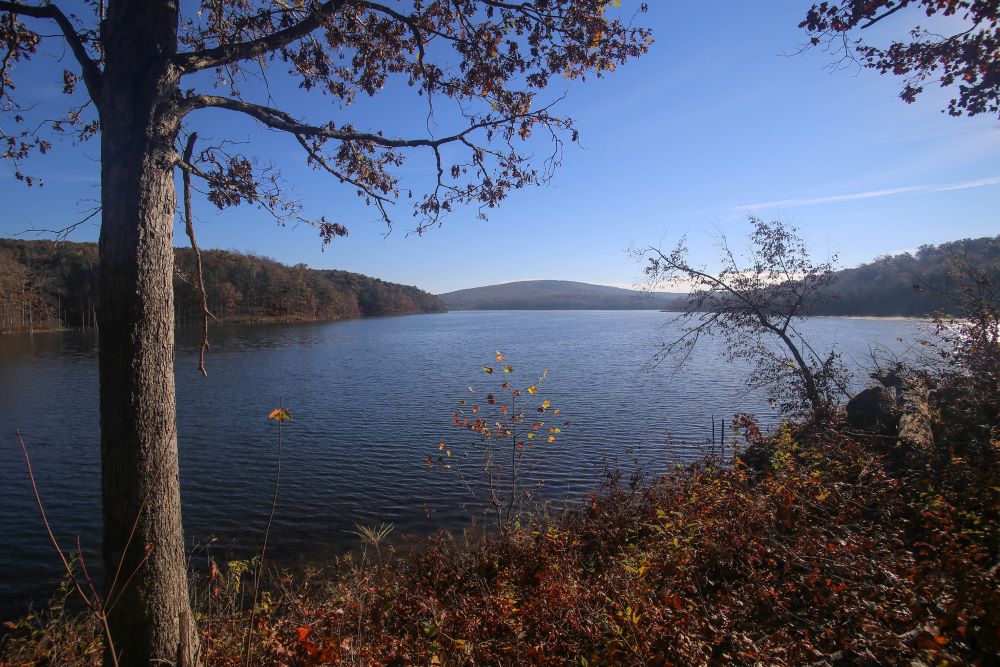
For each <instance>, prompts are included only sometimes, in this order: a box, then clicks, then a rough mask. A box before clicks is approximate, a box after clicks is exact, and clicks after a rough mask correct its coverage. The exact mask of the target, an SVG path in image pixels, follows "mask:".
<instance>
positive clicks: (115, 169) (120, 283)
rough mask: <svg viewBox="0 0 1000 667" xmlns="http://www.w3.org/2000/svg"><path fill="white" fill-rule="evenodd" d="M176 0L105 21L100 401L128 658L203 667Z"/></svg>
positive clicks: (106, 555) (110, 538) (125, 4)
mask: <svg viewBox="0 0 1000 667" xmlns="http://www.w3.org/2000/svg"><path fill="white" fill-rule="evenodd" d="M177 20H178V7H177V3H176V1H175V0H119V1H117V2H114V1H113V2H110V3H109V5H108V13H107V19H106V20H105V22H104V24H103V25H102V31H103V32H104V35H103V37H104V43H105V73H104V77H103V81H102V90H101V95H100V99H99V100H98V108H99V111H100V116H101V130H102V134H101V202H102V207H103V212H102V216H103V219H102V224H101V237H100V272H99V281H100V310H99V318H98V323H99V327H100V399H101V473H102V503H103V515H104V543H103V559H104V571H105V604H106V605H107V606H108V608H109V622H110V627H111V638H112V643H113V647H112V646H108V647H107V649H106V653H105V664H111V659H110V657H111V656H110V653H108V651H110V650H112V649H113V650H115V652H116V653H117V654H118V656H119V661H120V664H121V665H166V664H170V665H174V664H177V665H182V664H183V665H186V664H194V663H196V662H197V654H198V642H197V636H196V633H195V629H194V624H193V622H192V620H191V619H192V614H191V609H190V601H189V595H188V582H187V568H186V561H185V551H184V533H183V528H182V524H181V502H180V476H179V467H178V455H177V425H176V402H175V395H174V371H173V360H174V317H173V309H174V303H173V288H172V273H173V218H174V210H175V206H176V203H175V192H174V180H173V143H174V140H175V138H176V136H177V131H178V119H177V118H176V116H175V115H174V114H172V113H171V110H172V108H173V106H174V104H175V102H176V98H177V95H178V92H177V82H178V78H179V77H178V74H177V73H176V72H174V71H172V68H171V67H170V65H169V58H170V57H171V56H172V55H173V54H174V52H175V51H176V48H177V47H176V44H177Z"/></svg>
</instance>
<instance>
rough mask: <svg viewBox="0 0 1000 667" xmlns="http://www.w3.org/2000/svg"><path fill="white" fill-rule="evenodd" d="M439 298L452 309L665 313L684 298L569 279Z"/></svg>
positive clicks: (520, 283)
mask: <svg viewBox="0 0 1000 667" xmlns="http://www.w3.org/2000/svg"><path fill="white" fill-rule="evenodd" d="M438 296H439V297H440V298H441V300H442V301H444V303H445V304H446V305H447V306H448V309H449V310H663V309H670V308H673V307H675V306H676V305H677V304H678V303H679V302H680V301H681V300H682V299H683V298H684V295H683V294H680V295H679V294H673V293H670V292H656V293H653V294H646V293H643V292H637V291H635V290H628V289H621V288H620V287H608V286H607V285H591V284H590V283H578V282H573V281H570V280H521V281H518V282H513V283H503V284H502V285H487V286H486V287H473V288H470V289H463V290H458V291H455V292H448V293H446V294H439V295H438Z"/></svg>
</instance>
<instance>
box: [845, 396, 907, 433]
mask: <svg viewBox="0 0 1000 667" xmlns="http://www.w3.org/2000/svg"><path fill="white" fill-rule="evenodd" d="M898 418H899V406H898V405H897V404H896V399H895V397H893V395H892V392H891V391H890V390H889V389H887V388H886V387H884V386H881V385H879V386H875V387H869V388H868V389H865V390H864V391H862V392H861V393H860V394H858V395H857V396H855V397H854V398H852V399H851V400H850V401H848V402H847V423H848V424H850V425H851V427H852V428H855V429H858V430H861V431H868V432H870V433H879V434H883V435H895V433H896V421H897V420H898Z"/></svg>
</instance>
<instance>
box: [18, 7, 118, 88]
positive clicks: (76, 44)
mask: <svg viewBox="0 0 1000 667" xmlns="http://www.w3.org/2000/svg"><path fill="white" fill-rule="evenodd" d="M0 11H7V12H10V13H12V14H18V15H20V16H30V17H31V18H36V19H51V20H53V21H55V22H56V23H57V24H58V25H59V29H60V30H61V31H62V34H63V36H64V37H65V38H66V42H67V43H68V44H69V48H70V50H71V51H73V56H74V57H76V60H77V62H78V63H80V70H81V72H82V74H83V82H84V84H86V86H87V92H89V93H90V98H91V99H93V100H96V99H97V93H98V90H99V88H100V85H101V69H100V67H98V66H97V63H96V62H95V61H94V59H93V58H91V57H90V56H89V55H87V49H86V47H85V46H84V45H83V40H82V39H80V35H78V34H77V32H76V30H75V29H74V28H73V24H72V23H70V21H69V19H68V18H67V17H66V15H65V14H63V13H62V10H61V9H59V8H58V7H57V6H55V5H44V6H41V7H38V6H34V5H22V4H21V3H19V2H8V1H7V0H0Z"/></svg>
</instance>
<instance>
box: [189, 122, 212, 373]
mask: <svg viewBox="0 0 1000 667" xmlns="http://www.w3.org/2000/svg"><path fill="white" fill-rule="evenodd" d="M197 140H198V133H197V132H192V133H191V134H190V135H189V136H188V139H187V145H186V146H185V147H184V164H191V155H192V153H194V144H195V142H196V141H197ZM181 178H182V180H183V184H184V231H185V232H187V236H188V238H189V239H191V250H193V251H194V266H195V277H196V279H197V281H198V283H197V284H198V291H199V292H200V293H201V344H199V346H198V372H199V373H201V376H202V377H206V378H207V377H208V371H207V370H205V352H206V351H207V350H208V349H209V348H210V346H209V344H208V318H212V319H213V320H214V319H216V318H215V315H213V314H212V312H211V311H210V310H209V309H208V295H207V294H205V276H204V274H203V273H202V270H201V250H199V249H198V242H197V241H196V240H195V238H194V220H193V219H192V214H191V171H190V170H188V169H185V168H183V167H182V168H181Z"/></svg>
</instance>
